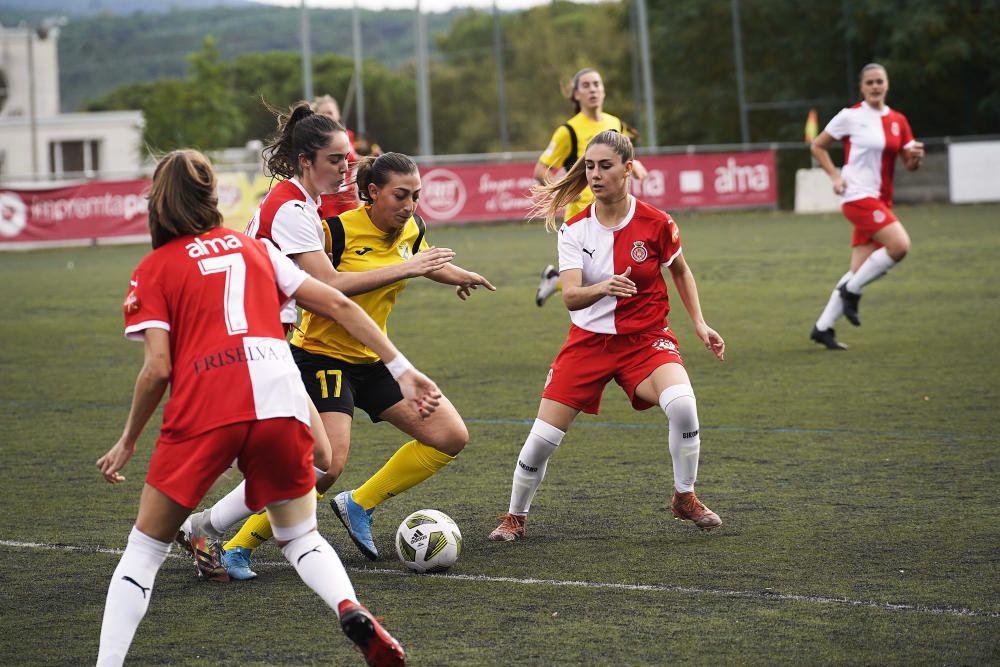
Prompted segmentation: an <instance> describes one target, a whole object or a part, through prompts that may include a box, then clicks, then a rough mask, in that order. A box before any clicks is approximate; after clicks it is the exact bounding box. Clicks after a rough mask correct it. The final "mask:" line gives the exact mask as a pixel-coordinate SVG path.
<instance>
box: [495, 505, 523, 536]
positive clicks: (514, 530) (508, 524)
mask: <svg viewBox="0 0 1000 667" xmlns="http://www.w3.org/2000/svg"><path fill="white" fill-rule="evenodd" d="M497 518H498V519H500V525H499V526H497V527H496V528H495V529H493V532H492V533H490V540H492V541H493V542H513V541H514V540H523V539H525V538H526V537H527V536H528V531H527V530H526V529H525V527H524V524H525V522H526V521H527V520H528V517H527V516H518V515H516V514H511V513H509V512H508V513H507V514H504V515H503V516H498V517H497Z"/></svg>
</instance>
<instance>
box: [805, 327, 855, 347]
mask: <svg viewBox="0 0 1000 667" xmlns="http://www.w3.org/2000/svg"><path fill="white" fill-rule="evenodd" d="M809 340H812V341H815V342H817V343H819V344H820V345H825V346H826V349H828V350H846V349H847V346H846V345H844V344H843V343H841V342H839V341H838V340H837V335H836V332H834V330H833V329H826V330H824V331H820V330H819V329H817V328H816V327H815V326H814V327H813V330H812V333H811V334H809Z"/></svg>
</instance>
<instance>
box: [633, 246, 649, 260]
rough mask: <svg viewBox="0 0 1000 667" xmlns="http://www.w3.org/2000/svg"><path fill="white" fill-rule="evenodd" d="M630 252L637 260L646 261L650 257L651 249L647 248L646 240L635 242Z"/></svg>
mask: <svg viewBox="0 0 1000 667" xmlns="http://www.w3.org/2000/svg"><path fill="white" fill-rule="evenodd" d="M629 254H630V255H632V259H633V260H635V261H636V262H645V261H646V259H647V258H648V257H649V251H648V250H646V242H645V241H635V242H633V244H632V252H631V253H629Z"/></svg>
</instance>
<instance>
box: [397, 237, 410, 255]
mask: <svg viewBox="0 0 1000 667" xmlns="http://www.w3.org/2000/svg"><path fill="white" fill-rule="evenodd" d="M396 250H398V251H399V256H400V257H402V258H403V259H409V258H410V244H409V243H407V242H406V241H403V242H402V243H400V244H399V245H398V246H396Z"/></svg>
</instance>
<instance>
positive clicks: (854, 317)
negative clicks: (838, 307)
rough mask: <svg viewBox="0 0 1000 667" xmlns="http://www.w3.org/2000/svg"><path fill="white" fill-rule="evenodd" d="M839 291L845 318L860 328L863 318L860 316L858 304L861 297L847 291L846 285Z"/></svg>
mask: <svg viewBox="0 0 1000 667" xmlns="http://www.w3.org/2000/svg"><path fill="white" fill-rule="evenodd" d="M838 289H839V290H840V300H841V301H842V302H843V303H844V317H846V318H847V321H848V322H850V323H851V324H853V325H854V326H856V327H860V326H861V317H859V316H858V302H859V301H861V295H860V294H855V293H854V292H852V291H850V290H849V289H847V284H846V283H845V284H844V285H841V286H840V287H839V288H838Z"/></svg>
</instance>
